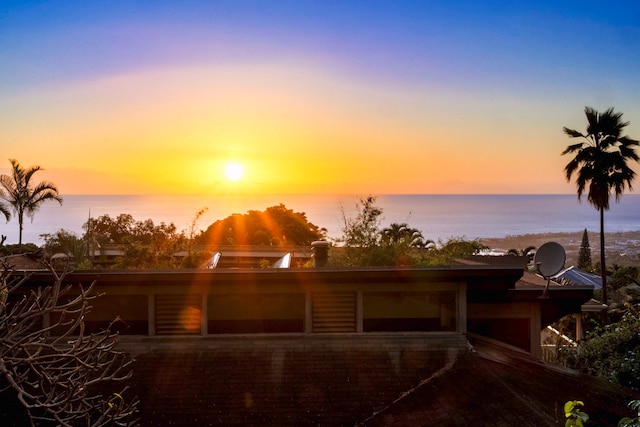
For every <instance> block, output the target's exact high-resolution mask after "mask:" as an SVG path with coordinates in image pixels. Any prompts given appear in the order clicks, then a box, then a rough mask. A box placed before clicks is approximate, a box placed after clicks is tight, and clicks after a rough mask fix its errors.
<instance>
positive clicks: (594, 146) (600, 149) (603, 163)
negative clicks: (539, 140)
mask: <svg viewBox="0 0 640 427" xmlns="http://www.w3.org/2000/svg"><path fill="white" fill-rule="evenodd" d="M584 112H585V115H586V118H587V122H588V125H587V131H586V133H582V132H579V131H577V130H573V129H569V128H566V127H565V128H563V130H564V133H566V134H567V135H568V136H569V137H571V138H579V139H581V141H580V142H578V143H576V144H572V145H569V146H568V147H567V148H566V149H565V150H564V151H563V152H562V154H563V155H565V154H570V155H573V156H574V157H573V158H572V159H571V160H570V161H569V163H567V165H566V166H565V173H566V178H567V180H568V181H570V180H571V178H572V177H573V175H574V174H575V175H576V186H577V193H578V200H580V199H581V198H582V195H583V194H584V193H585V192H586V193H587V200H588V201H589V203H590V204H591V205H592V206H593V207H595V208H596V209H597V210H598V211H599V212H600V265H601V271H602V272H603V274H602V284H603V286H602V287H603V295H602V297H603V302H604V303H605V304H606V303H607V289H606V271H607V269H606V263H605V244H604V211H606V210H609V199H610V195H611V193H612V192H613V194H614V195H615V199H616V202H618V201H619V199H620V196H621V194H622V193H623V192H624V190H625V189H626V188H629V189H631V183H632V181H633V180H634V178H635V175H636V173H635V171H634V170H633V169H632V168H631V167H630V166H629V163H630V162H631V161H636V162H637V161H638V155H637V154H636V152H635V148H636V147H637V146H638V141H636V140H635V139H631V138H630V137H628V136H624V135H623V134H622V133H623V131H624V128H625V127H627V126H628V125H629V122H623V121H622V113H618V112H615V111H614V109H613V108H609V109H607V110H606V111H604V112H603V113H599V112H598V111H597V110H595V109H593V108H591V107H586V108H585V110H584Z"/></svg>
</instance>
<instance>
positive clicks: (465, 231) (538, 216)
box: [0, 194, 640, 245]
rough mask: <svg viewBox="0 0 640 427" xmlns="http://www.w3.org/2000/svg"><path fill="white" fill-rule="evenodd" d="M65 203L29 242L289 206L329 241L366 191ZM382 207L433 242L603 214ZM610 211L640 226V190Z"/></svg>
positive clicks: (6, 231) (476, 202)
mask: <svg viewBox="0 0 640 427" xmlns="http://www.w3.org/2000/svg"><path fill="white" fill-rule="evenodd" d="M63 197H64V203H63V204H62V206H60V205H58V204H57V203H55V202H47V203H44V204H42V205H41V207H40V210H39V211H38V212H36V214H35V216H34V219H33V221H32V222H31V221H30V220H29V219H28V218H25V223H24V231H23V242H32V243H35V244H37V245H41V244H42V243H43V240H42V239H41V237H40V235H42V234H51V233H55V232H56V231H58V230H60V229H65V230H67V231H72V232H74V233H76V234H78V235H79V236H80V235H82V233H83V230H82V225H83V224H84V223H86V221H87V219H88V218H89V215H91V216H92V217H94V218H95V217H98V216H100V215H105V214H107V215H110V216H112V217H115V216H117V215H119V214H121V213H128V214H131V215H132V216H133V217H134V218H135V219H136V220H146V219H149V218H150V219H152V220H153V221H154V223H156V224H159V223H160V222H165V223H174V224H175V225H176V227H177V228H178V230H187V229H188V228H189V226H190V224H191V223H192V222H193V220H194V218H195V215H196V213H197V212H198V211H199V210H200V209H202V208H205V207H206V208H208V211H207V213H206V214H205V215H203V216H202V217H201V218H200V220H199V221H198V222H197V228H199V229H205V228H207V226H208V225H209V224H211V223H212V222H214V221H216V220H218V219H223V218H226V217H227V216H229V215H231V214H233V213H245V212H247V211H248V210H264V209H265V208H267V207H270V206H274V205H278V204H280V203H283V204H284V205H285V206H286V207H287V208H289V209H292V210H294V211H296V212H304V213H306V216H307V219H308V220H309V221H311V222H312V223H314V224H316V225H318V226H319V227H324V228H326V229H327V231H328V233H327V234H328V236H329V237H330V238H334V237H338V236H340V234H341V225H342V224H343V214H344V215H345V216H346V217H347V218H350V217H353V216H355V215H356V214H357V210H356V202H357V200H358V197H359V196H345V195H339V196H338V195H291V194H287V195H260V196H229V195H223V196H206V195H202V196H194V195H188V196H186V195H185V196H168V195H167V196H164V195H125V196H118V195H68V196H63ZM376 197H377V203H376V204H377V206H379V207H381V208H382V210H383V215H382V216H381V218H382V221H381V225H382V226H383V227H384V226H387V225H389V224H391V223H394V222H396V223H407V224H409V226H411V227H413V228H417V229H418V230H420V231H422V234H423V235H424V237H425V238H427V239H431V240H434V241H436V242H437V241H438V240H447V239H449V238H451V237H463V238H465V239H475V238H489V237H505V236H509V235H520V234H531V233H533V234H538V233H549V232H575V231H581V230H583V229H585V228H586V229H588V230H589V231H598V230H599V216H598V212H597V211H596V210H595V209H594V208H593V207H592V206H591V205H589V203H588V202H587V201H586V199H583V201H582V203H578V200H577V197H576V195H575V194H567V195H423V194H416V195H399V194H388V195H387V194H385V195H377V196H376ZM611 202H612V203H611V209H610V210H609V211H608V212H606V213H605V228H606V231H608V232H618V231H636V230H640V195H636V194H625V195H623V196H622V198H621V200H620V203H619V204H616V203H615V201H614V200H613V198H612V201H611ZM0 234H2V235H5V236H7V240H6V242H5V243H6V244H11V243H17V242H18V222H17V220H16V219H12V220H11V221H10V222H9V223H8V224H0Z"/></svg>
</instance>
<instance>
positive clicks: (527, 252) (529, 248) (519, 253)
mask: <svg viewBox="0 0 640 427" xmlns="http://www.w3.org/2000/svg"><path fill="white" fill-rule="evenodd" d="M535 250H536V247H535V246H527V247H526V248H524V249H520V250H518V249H515V248H511V249H509V250H508V251H507V252H505V255H513V256H526V257H527V262H531V260H532V259H533V255H534V253H535V252H534V251H535Z"/></svg>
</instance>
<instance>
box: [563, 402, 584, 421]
mask: <svg viewBox="0 0 640 427" xmlns="http://www.w3.org/2000/svg"><path fill="white" fill-rule="evenodd" d="M583 406H584V403H583V402H581V401H580V400H570V401H568V402H566V403H565V404H564V416H565V418H566V419H567V421H566V422H565V424H564V425H565V427H584V423H586V422H587V421H589V415H587V413H586V412H583V411H582V410H580V408H581V407H583Z"/></svg>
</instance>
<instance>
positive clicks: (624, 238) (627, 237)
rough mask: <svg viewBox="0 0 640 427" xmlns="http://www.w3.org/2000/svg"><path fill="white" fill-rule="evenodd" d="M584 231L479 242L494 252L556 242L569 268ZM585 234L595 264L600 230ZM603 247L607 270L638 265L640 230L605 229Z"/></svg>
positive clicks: (575, 259) (500, 238)
mask: <svg viewBox="0 0 640 427" xmlns="http://www.w3.org/2000/svg"><path fill="white" fill-rule="evenodd" d="M583 233H584V230H582V231H577V232H562V233H537V234H521V235H513V236H506V237H492V238H486V239H480V241H481V242H482V243H483V244H484V245H487V246H489V248H491V250H492V251H494V252H506V251H508V250H509V249H517V250H522V249H524V248H526V247H527V246H535V247H536V248H539V247H540V246H541V245H542V244H544V243H546V242H552V241H553V242H558V243H560V244H561V245H562V246H563V247H564V249H565V251H566V253H567V261H566V263H565V266H566V267H570V266H572V265H576V264H577V261H578V252H579V250H580V245H581V243H582V234H583ZM587 235H588V236H589V246H590V247H591V260H592V262H593V263H594V264H595V263H596V262H599V260H600V255H599V254H600V233H599V232H597V231H590V230H588V231H587ZM605 247H606V255H607V269H609V268H611V267H612V266H613V264H619V265H625V266H640V230H636V231H621V232H611V233H608V232H606V229H605Z"/></svg>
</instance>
